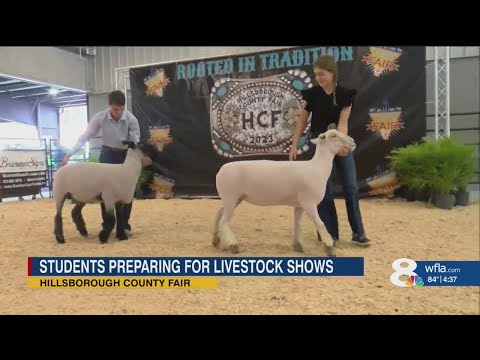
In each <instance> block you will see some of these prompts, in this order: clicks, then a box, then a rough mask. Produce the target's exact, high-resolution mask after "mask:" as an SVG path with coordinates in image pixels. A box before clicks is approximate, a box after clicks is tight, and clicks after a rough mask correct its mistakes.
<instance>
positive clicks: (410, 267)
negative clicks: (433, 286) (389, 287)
mask: <svg viewBox="0 0 480 360" xmlns="http://www.w3.org/2000/svg"><path fill="white" fill-rule="evenodd" d="M404 263H405V264H407V266H406V267H402V264H404ZM392 268H393V270H395V272H394V273H393V274H392V275H391V276H390V281H391V282H392V284H393V285H396V286H400V287H412V286H423V285H424V283H423V280H422V278H421V277H419V276H418V275H417V274H416V273H415V272H414V270H415V269H416V268H417V263H416V262H415V261H413V260H411V259H407V258H402V259H397V260H395V261H394V262H393V263H392ZM400 277H406V279H405V280H402V279H400Z"/></svg>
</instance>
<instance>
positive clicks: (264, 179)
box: [213, 129, 356, 256]
mask: <svg viewBox="0 0 480 360" xmlns="http://www.w3.org/2000/svg"><path fill="white" fill-rule="evenodd" d="M310 141H311V142H312V143H314V144H316V150H315V154H314V156H313V158H312V159H310V160H308V161H272V160H249V161H247V160H245V161H237V162H230V163H227V164H225V165H223V166H222V167H221V168H220V170H219V172H218V173H217V177H216V185H217V191H218V194H219V195H220V197H221V199H222V202H223V207H222V208H221V209H220V210H219V211H218V213H217V216H216V218H215V224H214V235H213V245H214V246H215V247H218V246H219V245H220V244H222V245H223V248H224V249H228V250H230V251H232V252H233V253H238V252H239V248H238V245H237V243H236V239H235V235H234V234H233V232H232V230H231V228H230V221H231V219H232V216H233V212H234V210H235V208H236V207H237V206H238V205H239V204H240V203H241V202H242V201H246V202H248V203H250V204H253V205H258V206H272V205H287V206H292V207H294V208H295V210H294V219H295V221H294V236H293V249H294V250H295V251H298V252H303V247H302V245H301V244H302V234H301V230H300V220H301V217H302V215H303V212H304V211H305V213H306V214H307V216H308V217H309V218H310V219H311V220H312V221H313V222H314V224H315V227H316V229H317V231H318V233H319V234H320V236H321V238H322V240H324V244H325V246H326V251H327V254H328V255H329V256H335V249H334V247H333V240H332V237H331V236H330V234H329V233H328V231H327V229H326V227H325V225H324V223H323V222H322V220H321V219H320V216H319V215H318V212H317V205H318V204H320V202H321V201H322V200H323V197H324V195H325V189H326V186H327V180H328V177H329V176H330V173H331V171H332V163H333V158H334V156H335V154H337V153H338V152H339V150H340V148H341V147H343V146H345V147H347V148H348V149H349V150H350V151H353V150H354V149H355V147H356V144H355V141H354V140H353V139H352V138H351V137H349V136H347V135H345V134H343V133H341V132H339V131H337V130H334V129H332V130H328V131H326V132H325V133H323V134H320V135H319V136H318V138H316V139H312V140H310Z"/></svg>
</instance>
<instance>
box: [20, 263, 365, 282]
mask: <svg viewBox="0 0 480 360" xmlns="http://www.w3.org/2000/svg"><path fill="white" fill-rule="evenodd" d="M222 276H237V277H238V276H364V260H363V258H361V257H343V258H330V257H328V258H326V257H291V258H289V257H234V258H232V257H128V258H126V257H108V258H105V257H29V258H28V287H29V288H34V289H60V288H88V289H106V288H112V289H214V288H217V287H218V277H222Z"/></svg>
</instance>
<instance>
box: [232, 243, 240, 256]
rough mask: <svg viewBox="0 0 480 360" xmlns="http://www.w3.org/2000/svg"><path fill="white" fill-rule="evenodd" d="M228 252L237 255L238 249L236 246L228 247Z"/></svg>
mask: <svg viewBox="0 0 480 360" xmlns="http://www.w3.org/2000/svg"><path fill="white" fill-rule="evenodd" d="M230 251H231V252H232V253H234V254H238V253H239V252H240V248H239V247H238V245H237V244H235V245H230Z"/></svg>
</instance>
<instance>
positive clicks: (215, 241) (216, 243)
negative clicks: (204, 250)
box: [212, 234, 220, 247]
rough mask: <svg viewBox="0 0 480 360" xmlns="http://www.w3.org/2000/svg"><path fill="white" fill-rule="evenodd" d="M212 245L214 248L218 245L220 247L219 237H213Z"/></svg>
mask: <svg viewBox="0 0 480 360" xmlns="http://www.w3.org/2000/svg"><path fill="white" fill-rule="evenodd" d="M212 245H213V246H215V247H218V245H220V237H219V236H218V235H217V234H215V235H213V241H212Z"/></svg>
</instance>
